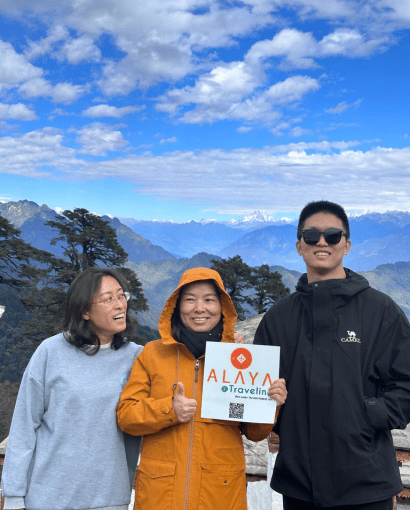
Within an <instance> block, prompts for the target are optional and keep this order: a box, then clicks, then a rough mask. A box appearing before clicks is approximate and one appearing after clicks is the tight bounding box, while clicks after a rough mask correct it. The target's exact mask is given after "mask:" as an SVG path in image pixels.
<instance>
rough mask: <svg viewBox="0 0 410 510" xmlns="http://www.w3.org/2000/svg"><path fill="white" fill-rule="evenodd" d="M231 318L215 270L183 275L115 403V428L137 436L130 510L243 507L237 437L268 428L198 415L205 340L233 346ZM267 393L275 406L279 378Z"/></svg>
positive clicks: (281, 387)
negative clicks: (140, 438) (139, 439)
mask: <svg viewBox="0 0 410 510" xmlns="http://www.w3.org/2000/svg"><path fill="white" fill-rule="evenodd" d="M236 318H237V316H236V312H235V308H234V305H233V303H232V300H231V298H230V296H229V294H228V293H227V292H226V291H225V289H224V286H223V283H222V280H221V277H220V275H219V273H217V272H216V271H213V270H211V269H207V268H195V269H189V270H188V271H185V273H184V274H183V275H182V277H181V280H180V282H179V285H178V287H177V289H176V290H175V291H174V292H173V293H172V295H171V296H170V298H169V299H168V301H167V302H166V304H165V307H164V310H163V311H162V314H161V317H160V320H159V332H160V334H161V339H160V340H156V341H153V342H150V343H148V344H147V345H146V346H145V347H144V349H143V351H142V353H141V354H140V355H139V357H138V358H137V359H136V361H135V364H134V367H133V369H132V372H131V376H130V378H129V380H128V383H127V384H126V386H125V388H124V390H123V392H122V395H121V399H120V402H119V404H118V406H117V417H118V423H119V426H120V428H121V429H122V430H123V431H124V432H127V433H129V434H133V435H143V436H144V438H143V442H142V451H141V461H140V465H139V468H138V471H137V487H136V494H135V507H134V510H153V509H155V508H158V509H161V510H246V508H247V506H246V478H245V455H244V450H243V443H242V436H241V434H245V436H246V437H247V438H248V439H251V440H252V441H261V440H262V439H264V438H265V437H267V436H268V434H269V432H270V431H271V429H272V426H273V424H272V425H266V424H263V425H262V424H259V425H258V424H252V423H240V422H233V421H223V420H213V419H208V418H202V417H201V401H202V380H203V370H204V353H205V343H206V341H222V342H233V341H234V327H235V323H236ZM268 394H269V396H270V397H271V398H274V399H276V401H277V403H278V404H279V405H281V404H283V403H284V401H285V399H286V387H285V381H284V380H283V379H278V380H276V381H274V383H273V384H272V386H271V387H270V388H269V391H268Z"/></svg>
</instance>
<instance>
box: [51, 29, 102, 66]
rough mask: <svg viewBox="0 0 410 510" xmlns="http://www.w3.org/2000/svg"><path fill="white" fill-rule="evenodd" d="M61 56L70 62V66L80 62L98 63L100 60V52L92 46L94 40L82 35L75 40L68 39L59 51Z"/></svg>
mask: <svg viewBox="0 0 410 510" xmlns="http://www.w3.org/2000/svg"><path fill="white" fill-rule="evenodd" d="M61 54H62V55H64V56H65V58H66V59H67V60H68V62H70V64H74V65H76V64H79V63H80V62H83V61H87V62H99V61H100V60H101V51H100V49H99V48H98V47H97V46H96V45H95V44H94V40H93V39H92V38H91V37H90V36H88V35H82V36H81V37H78V38H77V39H70V40H69V41H67V42H66V43H65V45H64V47H63V48H62V49H61Z"/></svg>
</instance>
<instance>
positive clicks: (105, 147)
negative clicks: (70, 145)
mask: <svg viewBox="0 0 410 510" xmlns="http://www.w3.org/2000/svg"><path fill="white" fill-rule="evenodd" d="M77 133H78V135H79V136H78V137H77V139H76V140H77V142H78V143H79V144H81V145H82V149H81V150H80V151H79V152H81V153H83V154H90V155H93V156H106V154H107V152H108V151H119V150H122V149H123V148H124V147H125V146H126V145H127V144H128V142H127V141H126V140H124V138H123V136H122V133H121V131H118V130H117V129H116V128H115V127H114V126H108V125H105V124H102V123H100V122H94V123H93V124H88V125H87V126H84V127H83V128H82V129H80V130H79V131H77Z"/></svg>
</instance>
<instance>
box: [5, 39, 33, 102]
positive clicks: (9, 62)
mask: <svg viewBox="0 0 410 510" xmlns="http://www.w3.org/2000/svg"><path fill="white" fill-rule="evenodd" d="M42 75H43V70H42V69H40V68H39V67H35V66H33V65H32V64H30V62H28V61H27V59H26V58H25V57H24V56H23V55H21V54H19V53H17V52H16V51H15V49H14V48H13V46H12V45H11V44H10V43H8V42H4V41H0V92H1V91H2V90H4V89H5V90H9V89H12V88H14V87H17V86H18V85H20V84H21V83H23V82H25V81H28V80H34V79H38V78H41V77H42Z"/></svg>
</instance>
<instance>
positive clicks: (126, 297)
mask: <svg viewBox="0 0 410 510" xmlns="http://www.w3.org/2000/svg"><path fill="white" fill-rule="evenodd" d="M130 297H131V294H130V293H129V292H124V293H123V294H119V295H118V296H115V297H113V296H109V297H106V298H105V299H102V300H101V301H94V302H93V303H90V305H103V306H106V307H107V308H112V307H113V306H114V303H115V301H116V300H117V299H118V301H119V302H120V303H124V301H125V302H126V301H129V299H130Z"/></svg>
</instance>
